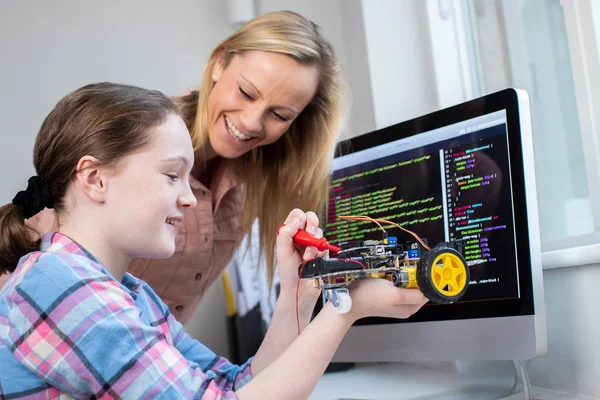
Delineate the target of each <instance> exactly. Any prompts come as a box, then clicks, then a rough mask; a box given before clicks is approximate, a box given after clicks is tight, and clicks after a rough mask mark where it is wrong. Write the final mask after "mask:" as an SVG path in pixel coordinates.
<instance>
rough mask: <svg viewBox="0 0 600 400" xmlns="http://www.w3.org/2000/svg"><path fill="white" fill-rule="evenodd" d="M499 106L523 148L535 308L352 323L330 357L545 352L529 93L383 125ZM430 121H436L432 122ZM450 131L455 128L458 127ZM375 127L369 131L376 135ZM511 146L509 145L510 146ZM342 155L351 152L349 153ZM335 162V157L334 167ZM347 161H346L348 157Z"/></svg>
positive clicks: (503, 356) (507, 356)
mask: <svg viewBox="0 0 600 400" xmlns="http://www.w3.org/2000/svg"><path fill="white" fill-rule="evenodd" d="M490 104H493V106H492V107H493V108H494V109H490ZM502 108H503V109H506V112H507V115H508V135H509V142H510V141H513V142H514V141H515V140H517V141H520V148H521V153H522V154H521V156H520V159H521V161H522V171H523V175H524V183H525V185H524V186H525V189H524V191H525V193H519V194H518V195H519V196H525V199H526V203H525V204H526V208H527V209H526V212H525V215H526V217H527V226H528V228H529V229H528V232H529V234H528V240H529V254H525V255H523V254H519V257H523V256H526V257H529V264H530V266H531V283H532V292H533V296H532V301H533V308H532V309H533V314H531V315H514V316H503V317H486V318H473V319H453V320H440V321H427V322H410V323H408V322H407V323H391V324H380V325H355V326H353V327H352V328H351V329H350V330H349V332H348V334H347V335H346V337H345V338H344V340H343V341H342V343H341V344H340V346H339V348H338V350H337V352H336V354H335V356H334V359H333V361H334V362H392V361H448V360H517V359H531V358H535V357H539V356H542V355H543V354H545V353H546V350H547V339H546V321H545V307H544V290H543V277H542V263H541V247H540V238H539V226H538V210H537V197H536V184H535V173H534V162H533V143H532V134H531V119H530V111H529V98H528V95H527V93H526V92H525V91H523V90H519V89H506V90H503V91H501V92H498V93H494V94H490V95H487V96H484V97H481V98H478V99H474V100H472V101H469V102H466V103H463V104H459V105H457V106H453V107H450V108H447V109H444V110H441V111H438V112H435V113H432V114H428V115H425V116H423V117H420V118H417V119H415V120H411V121H407V122H404V123H401V124H398V125H394V126H393V127H390V128H385V129H394V128H396V127H397V128H398V129H400V130H401V129H403V127H407V126H410V125H411V124H412V126H414V122H415V121H417V120H419V121H418V122H419V123H417V126H428V124H426V123H425V124H423V123H422V122H427V120H429V122H431V121H437V120H446V119H447V118H448V116H449V115H451V114H458V115H459V117H458V118H457V117H456V116H454V118H455V119H456V120H457V121H460V114H461V113H463V112H465V111H466V110H470V115H469V116H468V117H465V118H464V119H465V120H468V119H472V118H473V114H472V110H473V109H476V110H480V111H481V115H485V114H489V113H491V112H494V111H499V110H500V109H502ZM477 112H479V111H477ZM511 121H513V122H511ZM514 121H517V123H518V126H515V124H514ZM433 124H434V125H435V122H433ZM443 129H444V127H439V129H436V130H439V131H443ZM454 131H455V132H456V130H454ZM377 132H378V131H376V132H371V133H370V134H371V135H376V134H377ZM431 132H432V131H428V132H426V133H425V134H417V135H411V136H408V137H403V140H404V141H411V140H412V141H414V140H423V138H426V137H431ZM461 132H462V131H461ZM519 132H520V135H519ZM438 134H440V132H438ZM366 135H369V134H366ZM366 135H363V136H366ZM350 140H352V139H350ZM379 146H380V145H379ZM367 150H368V149H367ZM510 151H513V150H512V146H511V149H510ZM363 154H364V153H363ZM342 157H352V154H350V155H346V156H342ZM339 160H340V158H338V159H336V162H337V163H339ZM336 162H334V169H335V168H336ZM346 162H348V159H347V158H346V161H345V163H346ZM513 190H514V189H513ZM517 190H521V189H517Z"/></svg>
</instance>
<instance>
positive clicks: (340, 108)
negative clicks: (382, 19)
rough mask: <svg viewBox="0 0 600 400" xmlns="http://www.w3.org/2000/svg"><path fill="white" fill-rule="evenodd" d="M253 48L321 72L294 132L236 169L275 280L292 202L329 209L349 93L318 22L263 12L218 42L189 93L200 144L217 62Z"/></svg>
mask: <svg viewBox="0 0 600 400" xmlns="http://www.w3.org/2000/svg"><path fill="white" fill-rule="evenodd" d="M250 50H257V51H268V52H274V53H281V54H287V55H289V56H291V57H293V58H294V59H295V60H297V61H298V62H299V63H301V64H303V65H309V66H314V67H316V68H317V70H318V71H319V83H318V86H317V90H316V93H315V96H314V97H313V99H312V101H311V102H310V103H309V104H308V105H307V106H306V108H305V109H304V110H303V111H302V112H301V113H300V115H299V116H298V117H297V118H296V119H295V120H294V121H293V123H292V124H291V125H290V127H289V129H288V131H287V132H286V133H285V134H284V135H283V136H282V137H281V138H280V139H279V140H278V141H277V142H275V143H272V144H269V145H266V146H262V147H258V148H255V149H253V150H251V151H250V152H248V153H246V154H245V155H243V156H242V157H241V158H240V159H239V160H238V161H239V168H238V169H237V170H238V172H239V175H240V178H241V180H242V182H244V183H245V185H246V205H245V209H244V216H243V222H242V229H243V233H244V234H245V233H248V232H250V229H251V226H252V223H253V221H254V219H255V218H258V220H259V221H260V235H259V236H260V237H259V239H260V249H261V254H263V255H266V261H267V266H268V268H267V270H268V276H269V281H271V279H272V277H273V268H274V248H275V240H276V230H277V227H278V225H279V224H281V223H282V222H283V221H284V220H285V218H286V216H287V214H288V213H289V212H290V211H291V210H292V208H295V207H298V208H301V209H303V210H305V211H307V210H314V211H316V212H317V213H318V214H319V213H320V212H321V211H322V210H323V206H324V203H325V201H326V199H327V194H328V190H329V176H330V171H331V161H332V159H333V154H334V150H335V145H336V142H337V138H338V135H339V133H340V131H341V130H342V124H343V122H344V120H345V118H344V117H345V115H344V114H345V111H346V110H347V102H346V98H347V95H348V94H349V93H348V92H347V90H346V88H347V87H346V84H345V82H344V80H343V78H342V76H341V67H340V64H339V62H338V60H337V58H336V56H335V54H334V51H333V48H332V46H331V44H330V43H329V42H328V41H327V40H325V39H324V38H323V36H322V35H321V32H320V28H319V27H318V26H317V25H315V24H314V23H313V22H311V21H309V20H308V19H306V18H304V17H303V16H301V15H298V14H296V13H294V12H290V11H279V12H272V13H267V14H263V15H260V16H258V17H257V18H255V19H253V20H251V21H250V22H248V23H246V24H244V25H243V26H241V27H240V28H239V29H238V30H237V31H236V32H235V33H234V34H232V35H231V36H230V37H229V38H227V39H225V41H223V42H222V43H221V44H220V45H219V46H217V47H216V48H215V50H214V51H213V52H212V54H211V56H210V59H209V60H208V64H207V65H206V68H205V70H204V75H203V77H202V84H201V86H200V88H199V90H198V93H197V94H196V93H194V94H192V95H188V96H185V97H183V98H182V101H183V104H182V106H183V114H184V119H186V120H187V121H186V122H187V123H188V127H189V129H190V134H191V135H192V141H193V143H194V147H195V148H196V149H198V148H200V147H202V145H204V144H205V143H206V141H207V140H208V97H209V94H210V92H211V90H212V89H213V87H214V84H215V83H214V81H213V79H212V72H213V67H214V66H215V63H217V62H222V65H223V67H224V68H226V67H227V65H228V63H229V62H230V61H231V58H232V57H233V56H234V55H235V54H240V53H243V52H245V51H250ZM186 114H187V115H186ZM190 114H191V115H190ZM186 117H187V118H186Z"/></svg>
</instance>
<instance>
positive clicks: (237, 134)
mask: <svg viewBox="0 0 600 400" xmlns="http://www.w3.org/2000/svg"><path fill="white" fill-rule="evenodd" d="M225 122H226V123H227V128H229V133H231V134H232V135H233V136H235V137H236V138H238V139H240V140H250V139H252V136H248V135H244V134H243V133H242V132H240V131H239V129H238V128H236V127H235V125H233V124H232V123H231V121H229V120H228V119H227V117H225Z"/></svg>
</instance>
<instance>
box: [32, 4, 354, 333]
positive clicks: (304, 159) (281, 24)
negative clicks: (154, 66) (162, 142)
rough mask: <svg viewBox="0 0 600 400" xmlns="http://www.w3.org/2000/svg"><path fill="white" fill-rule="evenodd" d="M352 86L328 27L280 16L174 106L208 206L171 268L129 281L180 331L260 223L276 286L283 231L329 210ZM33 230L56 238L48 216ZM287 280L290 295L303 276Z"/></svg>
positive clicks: (229, 50)
mask: <svg viewBox="0 0 600 400" xmlns="http://www.w3.org/2000/svg"><path fill="white" fill-rule="evenodd" d="M343 87H344V85H343V82H342V79H341V76H340V66H339V63H338V61H337V59H336V57H335V55H334V52H333V49H332V47H331V45H330V43H329V42H328V41H327V40H326V39H324V38H323V36H322V35H321V33H320V29H319V27H318V26H316V25H315V24H314V23H312V22H311V21H309V20H307V19H306V18H304V17H302V16H300V15H298V14H296V13H293V12H274V13H268V14H263V15H261V16H259V17H257V18H255V19H254V20H252V21H250V22H248V23H246V24H245V25H243V26H242V27H240V28H239V29H238V30H237V31H236V32H235V33H233V34H232V35H231V36H230V37H229V38H227V39H226V40H224V41H223V42H222V43H221V44H220V45H219V46H217V48H216V49H215V50H214V51H213V52H212V54H211V56H210V58H209V60H208V63H207V65H206V68H205V70H204V74H203V77H202V83H201V85H200V87H199V89H198V90H197V91H193V92H191V93H188V94H187V95H183V96H181V97H179V98H178V99H176V100H178V102H179V103H181V105H182V108H183V114H184V120H185V122H186V124H187V125H188V129H189V130H190V134H191V137H192V142H193V145H194V148H195V164H194V168H193V170H192V173H191V177H190V184H191V187H192V190H193V192H194V195H195V196H196V198H197V201H198V205H197V207H196V208H195V209H194V210H187V211H186V212H185V216H184V224H183V226H184V229H182V230H180V232H179V233H178V235H177V238H176V244H177V248H176V252H175V254H174V255H173V256H172V257H170V258H168V259H166V260H150V259H135V260H134V261H133V262H132V264H131V266H130V268H129V271H130V272H131V273H132V274H133V275H135V276H137V277H140V278H142V279H143V280H145V281H146V282H147V283H149V284H150V286H151V287H152V288H153V289H154V290H155V291H156V292H157V293H158V294H159V296H161V298H162V300H163V301H165V303H167V305H168V306H169V309H170V310H171V312H172V313H173V314H174V315H175V317H176V319H177V320H179V321H182V322H183V323H185V322H186V321H188V320H189V318H190V317H191V315H192V314H193V313H194V310H195V309H196V307H197V306H198V304H199V302H200V300H201V298H202V296H203V294H204V292H205V291H206V289H207V288H208V287H209V286H210V285H211V284H212V283H213V282H214V280H215V279H216V278H217V277H218V276H219V274H220V273H221V272H222V270H223V268H225V266H226V264H227V263H228V261H229V260H230V259H231V257H232V255H233V253H234V251H235V250H236V248H237V246H238V243H239V241H240V239H241V237H242V236H243V234H244V233H246V232H249V230H250V228H251V225H252V222H253V221H254V220H255V219H256V218H258V220H259V221H260V237H258V238H254V239H253V240H259V241H260V246H261V250H262V251H263V253H264V254H265V255H266V260H267V262H268V270H269V275H270V276H272V274H273V261H272V260H273V259H274V257H273V254H274V247H275V240H276V229H277V227H278V223H281V221H283V220H285V218H286V216H287V214H288V212H289V210H290V209H292V208H296V207H297V208H300V209H303V210H320V209H321V208H322V206H323V205H324V201H325V199H326V196H327V192H328V179H329V171H330V162H331V160H332V155H333V152H334V147H335V143H336V139H337V137H338V133H339V131H340V129H341V126H340V125H341V123H342V111H343V109H344V99H345V97H346V95H345V93H344V91H343ZM29 222H30V224H29V225H30V226H32V227H34V228H36V230H37V231H38V232H40V233H45V232H48V231H51V230H56V228H57V225H56V224H57V223H56V221H55V220H54V214H53V212H52V211H50V210H45V211H44V212H42V213H40V214H38V215H37V216H35V217H34V218H32V219H31V220H30V221H29ZM59 222H60V221H59ZM317 223H318V222H317V219H316V216H315V215H314V214H312V216H311V217H310V218H308V220H307V221H306V228H307V229H308V230H314V232H316V233H317V234H319V235H320V234H321V232H320V230H319V231H317V230H316V226H317ZM279 275H280V279H281V285H282V295H283V294H287V293H288V291H287V286H295V279H297V275H296V273H295V272H294V271H279ZM290 289H291V288H290ZM294 289H295V287H294ZM304 289H305V290H304V291H303V293H302V294H301V296H300V297H301V299H302V300H301V305H300V309H301V310H302V309H303V307H302V305H303V303H305V304H306V307H304V309H305V313H306V315H308V314H309V313H310V310H311V307H312V305H314V302H315V299H316V296H318V292H317V291H315V290H314V289H312V290H311V287H310V284H309V285H307V286H306V288H304ZM289 292H290V294H292V293H293V292H294V290H290V291H289ZM282 300H283V301H280V302H279V304H280V305H282V306H281V307H282V308H285V310H284V311H283V310H282V311H281V312H282V313H289V315H290V322H291V326H294V320H293V318H294V315H295V313H294V301H293V296H291V295H290V299H289V300H288V299H282ZM288 303H289V304H288ZM284 305H285V306H284ZM287 307H289V309H287ZM276 312H277V310H276ZM305 319H306V321H308V317H307V318H305ZM292 334H293V331H292Z"/></svg>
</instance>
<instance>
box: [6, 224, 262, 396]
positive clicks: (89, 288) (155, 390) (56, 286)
mask: <svg viewBox="0 0 600 400" xmlns="http://www.w3.org/2000/svg"><path fill="white" fill-rule="evenodd" d="M250 362H251V360H249V361H248V362H247V363H246V364H244V365H243V366H241V367H239V366H236V365H233V364H231V363H230V362H229V361H227V360H225V359H224V358H220V357H217V356H216V355H215V354H214V353H213V352H212V351H210V350H209V349H208V348H206V347H205V346H203V345H202V344H200V342H198V341H197V340H194V339H192V338H190V337H189V336H188V335H187V334H186V333H185V331H184V329H183V327H182V325H181V324H180V323H179V322H177V321H176V320H175V318H174V317H173V315H171V314H170V313H169V310H168V307H167V306H166V305H165V304H164V303H163V302H162V301H161V300H160V299H159V297H158V296H157V295H156V293H154V291H153V290H152V289H151V288H150V286H148V285H147V284H146V283H144V282H143V281H142V280H139V279H137V278H134V277H133V276H132V275H130V274H125V276H124V277H123V280H122V281H121V282H119V281H117V280H116V279H114V278H113V277H112V276H111V275H110V273H109V272H108V271H107V270H106V269H105V268H104V267H103V266H102V265H101V264H100V263H99V262H98V261H96V259H94V257H93V256H92V255H91V254H89V253H88V252H87V251H86V250H85V249H83V248H82V247H81V246H79V245H78V244H77V243H75V242H74V241H73V240H71V239H69V238H68V237H66V236H64V235H62V234H60V233H49V234H46V235H44V236H43V238H42V246H41V251H39V252H33V253H30V254H28V255H27V256H25V257H23V258H22V259H21V260H20V262H19V266H18V267H17V269H16V270H15V272H14V273H13V274H12V275H11V277H10V279H9V281H8V282H7V284H6V285H5V286H4V287H3V288H2V290H1V291H0V399H13V398H26V399H42V398H43V399H54V398H65V397H70V396H72V397H76V398H81V397H85V398H89V397H95V398H124V399H138V398H144V399H150V398H189V399H191V398H194V399H236V398H237V397H236V396H235V394H234V391H235V390H237V389H239V388H241V387H242V386H243V385H244V384H245V383H247V382H248V381H249V380H250V379H251V375H250Z"/></svg>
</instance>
